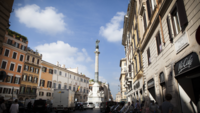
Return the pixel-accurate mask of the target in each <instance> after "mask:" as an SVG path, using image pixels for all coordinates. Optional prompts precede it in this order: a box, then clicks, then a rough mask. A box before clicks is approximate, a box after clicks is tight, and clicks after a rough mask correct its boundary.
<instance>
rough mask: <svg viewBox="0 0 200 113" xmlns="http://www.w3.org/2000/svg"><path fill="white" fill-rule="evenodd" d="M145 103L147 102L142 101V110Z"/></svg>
mask: <svg viewBox="0 0 200 113" xmlns="http://www.w3.org/2000/svg"><path fill="white" fill-rule="evenodd" d="M144 102H145V101H142V103H141V105H140V107H141V109H143V107H144Z"/></svg>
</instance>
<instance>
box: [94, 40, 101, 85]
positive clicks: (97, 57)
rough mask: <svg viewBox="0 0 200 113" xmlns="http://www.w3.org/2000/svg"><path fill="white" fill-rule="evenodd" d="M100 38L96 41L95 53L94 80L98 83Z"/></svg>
mask: <svg viewBox="0 0 200 113" xmlns="http://www.w3.org/2000/svg"><path fill="white" fill-rule="evenodd" d="M99 42H100V41H99V40H97V41H96V51H95V52H94V53H95V77H94V82H95V83H96V82H97V83H98V81H99V54H100V52H99Z"/></svg>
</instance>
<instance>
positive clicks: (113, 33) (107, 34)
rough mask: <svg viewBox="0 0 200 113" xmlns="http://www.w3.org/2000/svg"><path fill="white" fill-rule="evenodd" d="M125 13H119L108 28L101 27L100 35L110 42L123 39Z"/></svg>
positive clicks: (108, 24)
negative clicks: (122, 24)
mask: <svg viewBox="0 0 200 113" xmlns="http://www.w3.org/2000/svg"><path fill="white" fill-rule="evenodd" d="M124 15H125V13H124V12H117V14H116V15H115V16H114V17H113V18H112V19H111V21H110V23H107V24H106V26H101V27H100V31H99V34H100V35H101V36H103V37H104V38H106V39H107V40H108V41H109V42H117V41H120V40H121V39H122V33H123V27H121V26H120V25H121V23H122V22H123V20H124Z"/></svg>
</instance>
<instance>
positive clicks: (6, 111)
mask: <svg viewBox="0 0 200 113" xmlns="http://www.w3.org/2000/svg"><path fill="white" fill-rule="evenodd" d="M18 112H19V104H18V100H17V99H16V100H15V101H14V103H12V104H11V106H6V104H5V100H4V99H1V100H0V113H18Z"/></svg>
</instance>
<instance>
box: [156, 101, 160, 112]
mask: <svg viewBox="0 0 200 113" xmlns="http://www.w3.org/2000/svg"><path fill="white" fill-rule="evenodd" d="M155 105H156V108H157V113H161V111H160V106H159V105H158V102H156V103H155Z"/></svg>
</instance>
